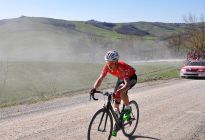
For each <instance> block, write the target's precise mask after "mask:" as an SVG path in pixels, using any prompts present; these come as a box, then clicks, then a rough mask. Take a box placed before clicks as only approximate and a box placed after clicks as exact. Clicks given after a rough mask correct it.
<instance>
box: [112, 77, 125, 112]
mask: <svg viewBox="0 0 205 140" xmlns="http://www.w3.org/2000/svg"><path fill="white" fill-rule="evenodd" d="M122 83H123V81H122V80H120V79H118V80H117V83H116V86H115V89H114V92H113V93H115V92H116V91H117V90H118V89H119V88H121V87H122V86H121V84H122ZM114 101H115V102H114V106H113V107H114V109H115V110H116V111H118V112H120V110H119V106H120V103H121V97H120V95H114Z"/></svg>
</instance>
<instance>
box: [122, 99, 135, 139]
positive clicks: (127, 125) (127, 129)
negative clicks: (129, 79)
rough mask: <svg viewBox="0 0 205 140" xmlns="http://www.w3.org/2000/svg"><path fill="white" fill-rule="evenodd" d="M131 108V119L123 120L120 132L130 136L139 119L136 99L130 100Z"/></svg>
mask: <svg viewBox="0 0 205 140" xmlns="http://www.w3.org/2000/svg"><path fill="white" fill-rule="evenodd" d="M129 104H130V106H131V108H132V113H131V119H130V120H129V121H123V128H122V132H123V134H124V135H125V136H127V137H129V136H132V135H133V134H134V132H135V130H136V128H137V125H138V121H139V107H138V104H137V102H136V101H130V103H129Z"/></svg>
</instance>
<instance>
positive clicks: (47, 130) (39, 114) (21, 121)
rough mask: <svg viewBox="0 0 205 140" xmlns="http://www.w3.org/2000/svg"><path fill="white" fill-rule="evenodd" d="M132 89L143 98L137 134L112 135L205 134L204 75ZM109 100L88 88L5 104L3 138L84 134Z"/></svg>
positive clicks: (70, 138) (172, 138) (196, 137)
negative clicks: (70, 94)
mask: <svg viewBox="0 0 205 140" xmlns="http://www.w3.org/2000/svg"><path fill="white" fill-rule="evenodd" d="M129 95H130V99H133V100H136V101H137V102H138V104H139V108H140V119H139V125H138V128H137V130H136V132H135V134H134V135H133V137H130V138H127V137H125V136H123V134H122V132H121V131H120V132H119V133H118V136H117V137H116V138H112V139H113V140H135V139H140V140H143V139H144V140H205V80H192V79H173V80H167V81H155V82H148V83H140V84H138V85H137V86H136V87H135V88H133V89H132V90H131V91H130V93H129ZM99 97H100V96H99ZM105 102H106V100H104V98H103V97H100V100H99V101H97V102H96V101H90V100H89V98H88V96H87V92H86V91H85V92H84V94H83V93H82V94H78V95H76V96H73V97H64V98H59V99H55V100H52V101H49V102H43V103H38V104H32V105H20V106H15V107H11V108H4V109H1V110H0V139H1V140H28V139H29V140H86V133H87V129H88V125H89V121H90V119H91V117H92V116H93V114H94V113H95V112H96V111H97V110H98V109H99V108H101V107H102V106H103V104H104V103H105ZM96 140H98V137H97V136H96Z"/></svg>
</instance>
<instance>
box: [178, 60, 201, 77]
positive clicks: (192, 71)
mask: <svg viewBox="0 0 205 140" xmlns="http://www.w3.org/2000/svg"><path fill="white" fill-rule="evenodd" d="M180 76H181V77H185V78H188V77H201V78H205V60H203V61H199V60H195V61H189V62H188V63H187V64H185V65H184V66H183V67H182V68H181V70H180Z"/></svg>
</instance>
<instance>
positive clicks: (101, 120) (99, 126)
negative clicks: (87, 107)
mask: <svg viewBox="0 0 205 140" xmlns="http://www.w3.org/2000/svg"><path fill="white" fill-rule="evenodd" d="M104 109H105V111H104V112H103V114H102V117H101V119H100V123H99V125H98V131H101V132H105V128H106V125H107V118H108V112H107V111H108V110H107V109H106V108H104ZM105 114H106V116H105ZM104 116H105V117H106V118H105V122H104V124H102V122H103V118H104ZM101 124H102V125H104V126H103V127H102V128H103V129H100V128H101Z"/></svg>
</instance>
